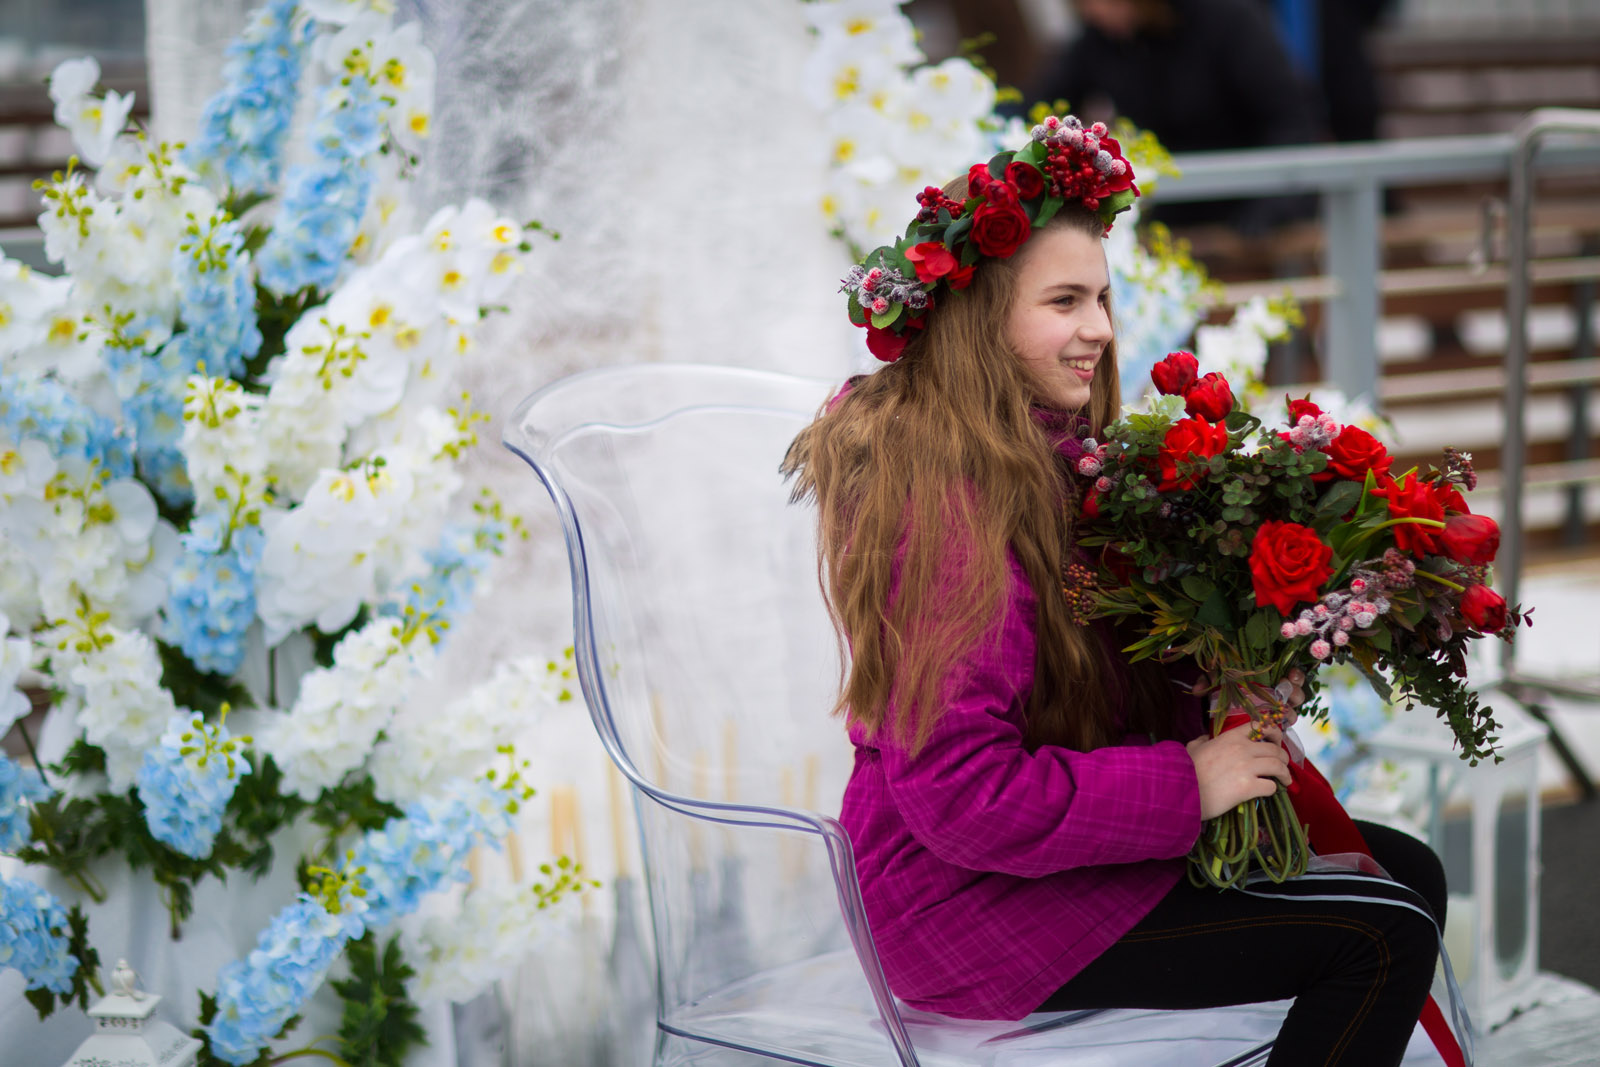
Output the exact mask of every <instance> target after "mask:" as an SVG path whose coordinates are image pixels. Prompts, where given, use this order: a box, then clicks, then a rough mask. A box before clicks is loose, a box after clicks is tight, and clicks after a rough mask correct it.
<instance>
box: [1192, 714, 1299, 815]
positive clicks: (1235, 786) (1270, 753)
mask: <svg viewBox="0 0 1600 1067" xmlns="http://www.w3.org/2000/svg"><path fill="white" fill-rule="evenodd" d="M1261 732H1262V736H1263V740H1260V741H1252V740H1250V731H1249V730H1246V729H1244V728H1242V727H1241V728H1240V729H1237V730H1228V731H1225V732H1224V733H1223V734H1222V735H1221V736H1219V737H1197V738H1195V739H1194V740H1193V741H1190V742H1189V744H1188V749H1189V758H1190V759H1192V760H1194V773H1195V777H1196V778H1198V779H1199V781H1200V817H1201V818H1202V819H1214V818H1216V817H1217V816H1218V815H1222V814H1224V813H1225V812H1227V811H1229V810H1231V809H1233V808H1235V807H1237V806H1238V805H1240V804H1243V803H1244V802H1245V801H1247V800H1253V799H1255V798H1256V797H1270V796H1271V795H1272V794H1273V793H1274V792H1276V791H1277V789H1278V782H1282V783H1283V784H1284V785H1288V784H1289V753H1288V752H1286V751H1284V748H1283V744H1282V742H1283V731H1281V730H1279V729H1278V728H1277V727H1276V726H1266V727H1263V729H1262V731H1261Z"/></svg>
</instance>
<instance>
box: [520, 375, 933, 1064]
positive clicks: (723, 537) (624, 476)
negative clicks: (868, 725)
mask: <svg viewBox="0 0 1600 1067" xmlns="http://www.w3.org/2000/svg"><path fill="white" fill-rule="evenodd" d="M837 387H838V383H836V382H834V383H829V382H824V381H814V380H807V379H799V378H792V377H788V376H782V375H776V374H769V373H764V372H757V371H748V370H740V369H733V368H725V367H715V366H707V365H664V364H650V365H641V366H634V367H623V368H612V369H605V370H597V371H591V372H588V373H584V374H579V375H576V376H574V377H571V378H568V379H565V380H563V381H560V382H557V383H555V384H554V385H551V386H549V387H547V388H545V389H543V390H541V391H540V392H538V393H535V394H534V395H533V396H532V397H530V398H529V399H528V400H527V401H525V402H524V403H523V404H522V405H521V406H520V407H519V408H518V409H517V410H516V412H515V413H514V415H513V416H512V419H511V422H510V424H509V426H508V429H507V430H506V432H505V435H504V436H505V443H506V445H507V447H509V448H510V449H511V450H512V451H513V452H515V453H517V454H518V455H520V456H521V457H522V458H523V459H525V460H527V462H528V463H529V464H530V465H531V466H532V467H533V469H534V470H535V472H536V473H537V474H538V475H539V477H540V479H541V480H542V481H543V483H544V485H545V488H546V489H547V490H548V491H549V493H550V496H551V498H552V500H553V501H554V502H555V504H556V508H557V510H558V512H559V513H560V519H561V525H562V530H563V535H564V537H565V540H566V547H567V553H568V559H569V562H570V564H571V572H572V592H573V603H574V616H575V632H576V633H575V637H576V646H575V647H576V658H577V665H578V674H579V679H580V682H581V685H582V689H583V694H584V697H585V699H586V700H587V702H588V705H589V709H590V714H591V715H592V717H593V719H594V724H595V728H596V729H597V730H598V732H599V734H600V737H601V740H602V741H603V743H604V744H605V746H606V749H607V751H608V752H609V753H610V755H611V757H612V759H613V760H614V761H615V763H616V764H617V766H618V767H619V768H620V769H621V770H622V771H623V773H624V774H626V775H627V777H628V778H629V779H630V781H631V782H632V783H633V785H634V786H635V787H636V790H637V791H636V793H635V801H636V804H635V809H636V812H637V814H638V818H639V827H640V835H641V844H642V850H643V855H644V862H645V870H646V877H647V883H648V890H649V898H650V905H651V918H652V922H653V926H654V934H655V942H656V955H657V966H658V969H659V982H658V990H659V999H660V1003H659V1022H660V1024H661V1026H662V1028H663V1029H664V1030H665V1031H667V1032H669V1033H679V1032H682V1033H685V1034H688V1035H691V1036H698V1037H702V1038H704V1039H706V1040H712V1041H718V1042H722V1043H727V1044H735V1045H737V1046H738V1047H745V1048H755V1049H758V1050H761V1051H765V1052H779V1053H782V1054H785V1055H789V1056H790V1057H791V1058H794V1057H795V1056H796V1050H795V1049H794V1048H793V1047H792V1046H793V1045H794V1044H795V1043H796V1042H804V1041H809V1042H810V1044H811V1050H810V1052H809V1053H807V1052H804V1051H802V1052H801V1053H800V1058H801V1062H808V1061H809V1062H816V1063H822V1064H833V1063H844V1062H861V1063H884V1062H892V1061H893V1059H894V1058H895V1057H896V1056H897V1055H898V1057H899V1058H900V1059H901V1060H902V1062H904V1063H907V1064H914V1063H915V1062H916V1059H915V1056H914V1054H913V1053H912V1052H911V1051H910V1045H909V1042H908V1041H907V1040H906V1038H905V1032H904V1028H903V1026H902V1024H901V1021H900V1018H899V1016H898V1014H897V1013H896V1011H895V1006H894V1001H893V999H892V997H891V996H890V995H889V992H888V989H887V986H886V985H885V983H884V981H883V976H882V970H881V967H880V966H879V964H878V960H877V956H876V953H875V951H874V949H873V947H872V942H871V938H870V935H869V934H868V933H867V930H866V924H865V919H864V917H863V915H862V913H861V907H860V891H859V887H858V884H857V882H856V879H855V869H854V863H853V860H852V857H851V853H850V848H849V841H848V839H847V838H846V837H845V836H844V834H843V831H842V830H841V829H840V827H839V826H838V824H837V822H835V821H834V819H833V818H832V817H831V816H832V815H834V814H836V813H837V810H838V803H839V798H840V796H841V794H842V791H843V785H844V782H845V780H846V779H847V778H848V775H849V771H850V767H851V753H850V748H849V745H848V742H847V740H846V738H845V736H844V730H843V727H842V725H841V724H840V723H839V722H838V721H837V720H836V719H833V718H831V717H830V716H829V714H828V713H829V710H830V708H831V707H832V704H833V701H834V698H835V695H836V692H837V686H838V681H839V677H840V673H839V672H840V648H839V645H838V641H837V639H836V638H835V637H834V633H833V628H832V626H831V625H830V623H829V620H828V618H827V615H826V612H825V610H824V608H823V604H822V598H821V595H820V591H819V586H818V573H817V561H816V547H815V546H816V529H815V526H816V520H815V512H814V509H812V508H809V507H804V506H797V505H791V504H790V503H789V489H788V487H787V486H786V485H785V484H784V481H783V479H782V477H781V476H780V474H779V472H778V466H779V462H780V461H781V459H782V458H783V455H784V453H785V451H786V449H787V448H788V446H789V443H790V441H791V440H793V438H794V436H795V434H796V433H798V432H799V431H800V430H801V429H802V428H803V427H804V426H805V425H806V424H807V423H808V422H809V421H810V420H811V419H812V418H813V417H814V416H815V415H816V413H817V411H818V409H819V407H820V406H821V404H822V403H823V401H824V400H826V399H827V397H828V396H829V395H830V391H831V390H832V389H836V388H837ZM819 960H821V961H823V963H821V964H819V963H818V962H817V961H819ZM828 961H832V963H829V962H828ZM819 966H820V967H822V968H823V970H825V971H826V972H827V973H826V976H825V980H821V981H819V980H818V975H819V974H820V973H821V972H819V971H818V970H817V968H818V967H819ZM808 968H809V970H808ZM784 974H787V975H789V978H788V979H784V980H776V981H775V980H774V979H773V976H774V975H784ZM800 986H804V987H805V988H804V991H803V992H802V990H801V989H800V988H799V987H800ZM719 990H720V991H723V993H722V994H720V995H721V996H722V997H723V1000H722V1001H718V1000H717V996H718V995H719V994H718V991H719ZM729 990H732V991H734V992H733V993H732V994H730V993H728V991H729ZM819 990H820V992H819ZM730 998H731V999H730ZM799 1000H808V1001H809V1003H808V1004H807V1006H806V1009H805V1011H804V1012H803V1013H802V1014H803V1015H806V1016H809V1018H810V1023H809V1024H807V1025H806V1026H802V1027H801V1029H800V1030H799V1031H797V1032H796V1033H794V1034H791V1035H789V1037H788V1038H782V1039H779V1043H778V1045H777V1046H774V1045H773V1044H772V1043H771V1041H772V1040H773V1039H771V1037H770V1035H763V1034H761V1033H758V1032H757V1031H758V1030H760V1029H761V1028H762V1027H764V1026H766V1025H767V1023H768V1022H770V1018H769V1016H771V1015H772V1013H773V1012H775V1011H778V1010H780V1009H781V1010H783V1011H788V1012H790V1013H791V1014H792V1013H794V1012H795V1011H796V1010H797V1007H796V1005H797V1001H799ZM718 1004H720V1007H716V1009H715V1010H713V1009H712V1008H711V1007H708V1005H718ZM863 1010H865V1015H864V1016H863ZM846 1016H853V1017H854V1018H855V1019H856V1020H857V1022H862V1023H864V1024H865V1025H863V1026H859V1027H858V1028H857V1029H858V1030H859V1031H860V1032H859V1033H857V1035H856V1038H855V1039H854V1044H853V1045H852V1044H851V1042H849V1041H846V1042H844V1043H843V1044H844V1045H849V1046H850V1047H848V1048H844V1047H840V1043H839V1042H838V1041H832V1042H831V1043H830V1039H829V1038H828V1037H827V1036H826V1034H825V1033H824V1031H825V1030H826V1029H827V1028H828V1027H829V1026H831V1025H833V1024H834V1022H836V1021H837V1020H838V1019H842V1018H845V1017H846ZM806 1029H809V1030H810V1036H809V1037H806V1035H805V1033H804V1031H805V1030H806ZM784 1041H787V1042H788V1044H784Z"/></svg>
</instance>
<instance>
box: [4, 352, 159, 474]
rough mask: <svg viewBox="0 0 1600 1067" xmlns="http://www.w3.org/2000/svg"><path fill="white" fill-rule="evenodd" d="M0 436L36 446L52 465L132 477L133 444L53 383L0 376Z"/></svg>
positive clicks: (15, 376) (128, 438)
mask: <svg viewBox="0 0 1600 1067" xmlns="http://www.w3.org/2000/svg"><path fill="white" fill-rule="evenodd" d="M0 435H3V436H6V437H9V438H11V440H13V441H16V442H18V443H20V442H22V441H24V440H26V439H28V438H33V439H34V440H37V441H41V442H43V443H44V445H45V446H46V447H47V448H49V449H50V452H51V454H52V455H54V456H55V457H56V458H57V459H65V458H68V457H77V458H80V459H85V460H89V461H91V462H94V463H98V464H99V465H100V467H101V469H102V470H105V471H107V472H109V473H110V474H111V476H112V477H113V478H126V477H128V476H129V475H131V474H132V473H133V446H134V442H133V440H132V439H131V438H130V437H129V436H128V434H127V432H126V431H125V430H123V429H120V428H119V427H118V426H116V425H115V424H114V423H113V422H112V421H111V420H110V419H108V418H106V417H105V416H104V415H102V414H100V413H99V412H97V411H95V410H94V409H93V408H91V407H89V406H88V405H87V404H85V403H84V402H83V401H81V400H79V399H78V398H77V397H75V396H73V395H72V393H71V392H69V391H68V390H67V388H66V387H65V386H64V385H62V384H61V383H60V382H58V381H56V380H55V379H54V378H31V379H30V378H23V377H20V376H18V375H14V374H6V373H4V372H0Z"/></svg>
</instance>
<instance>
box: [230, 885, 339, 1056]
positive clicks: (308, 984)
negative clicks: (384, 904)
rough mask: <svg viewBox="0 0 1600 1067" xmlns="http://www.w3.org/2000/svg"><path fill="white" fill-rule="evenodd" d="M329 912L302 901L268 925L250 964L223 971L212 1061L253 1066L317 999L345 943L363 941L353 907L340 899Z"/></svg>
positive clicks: (308, 898)
mask: <svg viewBox="0 0 1600 1067" xmlns="http://www.w3.org/2000/svg"><path fill="white" fill-rule="evenodd" d="M332 908H333V909H335V910H330V906H329V902H328V901H326V900H323V899H319V898H318V897H316V896H313V895H311V894H306V893H302V894H301V895H300V897H299V898H298V899H297V900H296V901H295V902H294V903H293V904H290V905H289V906H288V907H286V908H284V909H283V910H282V911H280V912H278V914H276V915H274V916H273V917H272V921H271V922H270V923H268V924H267V928H266V929H265V930H262V931H261V936H260V937H258V938H256V947H255V948H254V949H253V950H252V951H251V953H250V954H249V955H248V956H246V957H245V958H244V959H242V960H234V961H233V962H231V963H228V964H225V965H224V966H223V968H222V971H221V972H220V973H219V974H218V975H217V1014H216V1015H215V1017H213V1018H212V1020H211V1023H210V1025H209V1026H207V1027H206V1036H207V1038H208V1039H209V1040H210V1043H211V1051H212V1053H213V1054H214V1055H216V1056H217V1057H219V1058H221V1059H222V1060H223V1061H225V1062H227V1063H232V1064H246V1063H251V1062H254V1061H255V1059H256V1057H257V1056H259V1055H260V1053H261V1050H262V1049H263V1048H264V1047H266V1044H267V1042H268V1041H270V1040H271V1039H272V1037H273V1036H274V1035H275V1034H277V1033H278V1032H279V1031H280V1030H282V1029H283V1027H284V1025H285V1024H286V1023H287V1022H288V1021H289V1019H290V1018H291V1017H292V1016H294V1015H295V1014H297V1013H298V1012H299V1011H300V1007H301V1005H302V1004H304V1003H305V1001H306V998H307V997H309V996H311V994H312V993H314V992H316V990H317V987H318V986H320V985H321V984H322V981H323V979H324V978H326V977H327V974H328V968H329V967H330V966H332V964H333V961H334V960H335V959H337V958H338V956H339V953H341V952H343V951H344V946H345V943H346V942H347V941H349V940H350V939H351V938H355V937H360V936H361V934H362V930H363V924H362V918H361V908H360V906H359V904H358V903H355V902H352V901H351V900H350V899H349V897H348V896H345V897H343V898H342V899H340V898H336V902H335V903H333V905H332Z"/></svg>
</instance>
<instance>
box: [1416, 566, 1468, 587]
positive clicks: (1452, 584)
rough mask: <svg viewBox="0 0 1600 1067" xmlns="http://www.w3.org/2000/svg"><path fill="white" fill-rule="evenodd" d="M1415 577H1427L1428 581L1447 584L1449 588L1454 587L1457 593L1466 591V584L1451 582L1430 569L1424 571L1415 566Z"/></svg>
mask: <svg viewBox="0 0 1600 1067" xmlns="http://www.w3.org/2000/svg"><path fill="white" fill-rule="evenodd" d="M1415 577H1418V578H1427V579H1428V580H1429V581H1433V582H1438V583H1439V584H1440V585H1444V586H1449V587H1450V588H1451V589H1454V590H1455V591H1456V592H1458V593H1465V592H1466V591H1467V589H1466V586H1463V585H1457V584H1456V583H1455V582H1452V581H1451V580H1450V579H1448V578H1441V577H1439V576H1438V575H1437V574H1434V573H1433V572H1432V571H1425V570H1423V569H1422V568H1421V567H1418V568H1417V570H1416V572H1415Z"/></svg>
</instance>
